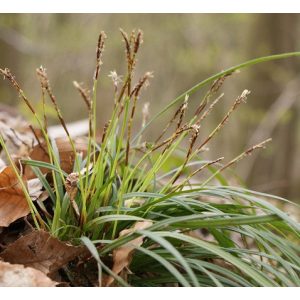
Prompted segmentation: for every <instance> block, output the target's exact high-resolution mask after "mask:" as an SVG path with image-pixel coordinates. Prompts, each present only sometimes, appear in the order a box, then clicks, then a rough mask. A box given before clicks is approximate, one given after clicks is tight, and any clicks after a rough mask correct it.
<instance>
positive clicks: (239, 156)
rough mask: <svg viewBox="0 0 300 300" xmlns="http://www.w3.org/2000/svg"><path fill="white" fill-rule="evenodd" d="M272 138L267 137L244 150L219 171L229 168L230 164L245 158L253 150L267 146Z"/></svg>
mask: <svg viewBox="0 0 300 300" xmlns="http://www.w3.org/2000/svg"><path fill="white" fill-rule="evenodd" d="M271 141H272V139H271V138H269V139H266V140H264V141H262V142H260V143H258V144H256V145H254V146H252V147H250V148H248V149H247V150H245V151H244V152H242V153H241V154H240V155H238V156H237V157H235V158H234V159H232V160H231V161H229V162H228V163H227V164H226V165H224V166H223V167H222V168H221V169H220V170H219V172H221V171H223V170H225V169H227V168H229V167H230V166H232V165H233V164H236V163H237V162H239V161H240V160H242V159H244V158H245V157H247V156H249V155H251V154H252V152H253V151H255V150H257V149H264V148H265V147H266V144H267V143H269V142H271Z"/></svg>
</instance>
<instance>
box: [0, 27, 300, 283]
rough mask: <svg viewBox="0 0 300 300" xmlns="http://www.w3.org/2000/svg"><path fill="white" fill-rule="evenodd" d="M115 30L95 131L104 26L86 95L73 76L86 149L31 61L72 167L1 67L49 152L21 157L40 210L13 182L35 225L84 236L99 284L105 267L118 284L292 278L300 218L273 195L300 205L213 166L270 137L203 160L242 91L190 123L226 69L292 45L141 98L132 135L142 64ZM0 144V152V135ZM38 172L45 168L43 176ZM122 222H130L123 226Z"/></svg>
mask: <svg viewBox="0 0 300 300" xmlns="http://www.w3.org/2000/svg"><path fill="white" fill-rule="evenodd" d="M121 34H122V38H123V41H124V44H125V53H126V61H127V74H126V76H124V79H123V81H122V80H121V79H120V77H119V76H118V75H117V73H116V72H111V74H110V77H111V79H112V81H113V85H114V102H113V103H114V104H113V109H112V114H111V117H110V119H109V120H107V122H106V124H105V126H104V128H103V129H102V130H101V136H100V137H99V134H97V132H99V128H97V125H98V121H97V115H96V104H97V95H96V91H97V87H98V81H99V78H100V77H99V75H100V73H101V65H102V55H103V51H104V44H105V39H106V35H105V33H104V32H101V33H100V35H99V39H98V44H97V55H96V70H95V73H94V76H93V87H92V95H90V93H89V91H88V90H87V89H86V88H84V87H83V86H82V85H81V84H79V83H77V82H74V86H75V88H76V89H77V90H78V91H79V93H80V95H81V97H82V99H83V100H84V102H85V104H86V106H87V111H88V116H89V132H88V136H87V137H86V149H85V151H79V150H78V149H77V148H76V142H75V141H74V140H73V139H72V137H71V136H70V134H69V132H68V128H67V125H66V124H65V121H64V119H63V116H62V114H61V112H60V110H59V108H58V106H57V102H56V98H55V96H54V95H53V92H52V90H51V87H50V83H49V80H48V77H47V74H46V70H45V69H44V68H42V67H40V68H38V69H37V74H38V77H39V79H40V82H41V90H42V100H41V101H42V103H43V106H44V107H45V101H46V97H48V98H49V99H50V100H51V103H52V105H53V106H54V108H55V111H56V114H57V117H58V120H59V121H60V123H61V125H62V127H63V128H64V130H65V132H66V136H67V140H68V142H69V143H70V145H71V149H72V152H73V157H74V162H73V172H71V173H67V172H65V170H64V169H63V168H62V167H61V164H60V154H59V149H58V146H57V141H55V140H53V139H51V138H50V137H49V135H48V132H47V116H46V113H45V110H44V113H43V116H42V117H41V116H39V115H38V114H36V112H35V110H34V107H32V104H31V102H30V101H29V99H28V98H27V97H26V95H25V93H24V92H23V90H22V89H21V87H20V85H19V83H18V82H17V81H16V79H15V78H14V76H13V75H12V74H11V72H10V71H9V70H8V69H4V70H2V69H1V70H0V72H1V74H2V75H3V76H4V77H5V78H6V79H8V80H9V81H10V82H11V83H12V85H13V86H14V87H15V88H16V90H17V91H18V93H19V95H20V97H21V98H22V99H23V101H24V102H25V103H26V105H27V106H28V107H29V109H30V110H31V112H32V114H33V116H34V118H35V120H36V122H37V124H38V127H39V130H40V131H41V133H42V137H41V138H37V139H38V140H39V139H41V141H38V143H39V146H40V147H41V148H44V149H43V151H45V152H46V153H47V155H48V156H49V162H45V161H37V160H33V159H31V158H30V156H29V157H28V158H27V159H23V160H22V161H21V162H22V164H23V166H25V167H29V168H32V170H33V172H34V173H35V175H36V177H37V178H39V179H40V181H41V183H42V184H43V187H44V189H45V190H46V191H47V192H48V195H49V200H47V201H48V202H49V203H50V208H49V205H44V204H43V203H40V202H39V203H37V204H36V203H35V202H33V201H32V200H31V199H30V197H29V196H28V193H27V190H26V186H25V185H24V184H23V185H22V187H23V188H24V191H25V192H26V195H27V201H28V202H29V204H30V208H31V212H32V215H33V217H34V223H35V225H36V227H38V228H43V229H45V230H48V231H49V232H50V233H51V234H52V235H53V236H56V237H57V238H59V239H61V240H67V241H71V242H73V243H74V244H78V243H83V244H84V245H85V246H86V247H87V248H88V249H89V250H90V252H91V254H92V256H93V257H94V259H95V261H96V262H97V265H98V269H99V282H100V283H101V282H103V278H102V277H103V276H104V275H106V276H112V277H113V278H114V281H115V285H119V286H127V285H130V286H170V285H171V286H299V285H300V248H299V247H300V246H299V236H300V225H299V223H298V222H297V221H296V220H294V219H293V218H291V217H290V216H288V215H287V214H286V213H285V212H284V211H282V210H280V209H279V208H278V207H277V206H276V205H274V202H282V203H289V205H294V206H295V209H299V207H298V206H297V205H296V204H294V203H290V202H289V201H287V200H285V199H283V198H280V197H276V196H272V195H268V194H263V193H259V192H255V191H251V190H248V189H246V188H244V187H234V186H230V184H229V183H228V179H227V178H226V176H225V175H224V172H223V171H224V170H226V169H229V168H230V167H231V166H232V165H234V164H236V163H237V162H238V161H240V160H241V159H243V158H245V157H247V156H249V155H250V154H251V153H252V152H253V151H256V150H257V149H260V148H264V147H265V144H266V143H267V142H269V140H265V141H262V142H261V143H259V144H257V145H253V146H252V147H250V148H249V149H246V150H245V151H244V152H242V153H241V154H239V155H237V156H236V157H234V158H231V159H229V160H228V161H227V162H224V161H225V159H224V157H222V155H220V157H216V158H215V159H213V160H206V159H204V156H205V151H206V150H207V145H208V144H209V142H210V141H211V140H212V139H214V138H215V137H216V136H217V135H218V134H219V132H220V131H221V130H223V127H224V126H225V125H226V122H227V121H228V120H229V119H230V118H231V116H232V114H233V113H234V112H235V111H236V110H237V109H238V107H239V106H240V105H243V103H244V102H246V99H247V97H248V96H249V93H250V92H249V91H248V90H244V91H243V92H242V93H241V95H240V96H237V98H236V99H235V100H234V101H233V103H232V105H231V107H229V109H228V112H227V113H226V114H225V116H224V117H223V118H222V119H221V120H220V121H219V123H218V124H217V126H216V127H215V128H214V129H213V130H212V131H211V133H210V134H209V135H208V136H203V135H202V131H201V129H202V128H201V127H202V126H203V124H204V123H205V119H206V118H207V117H208V116H209V115H210V113H211V112H212V111H213V109H214V107H215V106H216V105H218V103H219V102H220V100H221V99H222V97H223V96H224V95H223V94H219V90H220V89H221V87H222V85H223V83H224V81H225V80H227V78H228V77H229V76H231V75H232V74H233V73H234V72H236V71H237V70H239V69H242V68H246V67H249V66H252V65H255V64H258V63H263V62H267V61H271V60H277V59H283V58H288V57H292V56H299V55H300V52H293V53H285V54H279V55H273V56H267V57H261V58H257V59H253V60H250V61H247V62H245V63H242V64H239V65H237V66H234V67H231V68H229V69H227V70H225V71H222V72H220V73H218V74H216V75H213V76H211V77H209V78H207V79H205V80H203V81H201V82H200V83H198V84H196V85H195V86H194V87H192V88H191V89H189V90H187V91H186V92H184V93H182V94H181V95H180V96H179V97H177V98H176V99H174V100H173V101H171V102H170V103H169V104H168V105H167V106H166V107H165V108H164V109H162V110H161V111H159V112H158V113H157V114H156V115H155V116H154V117H153V118H152V119H150V120H149V112H148V104H147V103H146V104H145V105H144V108H143V113H142V115H143V120H142V125H141V128H140V130H138V132H135V133H134V128H135V127H134V125H135V124H134V120H135V117H136V114H137V112H136V107H137V102H138V101H140V96H141V92H142V89H143V88H144V86H146V85H147V83H148V81H149V80H150V79H151V77H152V73H150V72H146V73H145V74H144V75H143V76H142V77H141V78H140V79H139V80H138V81H137V82H136V83H134V71H135V68H136V61H137V60H136V57H137V55H138V52H139V49H140V46H141V44H142V32H141V31H138V32H135V31H133V32H132V33H131V35H130V36H128V35H127V34H126V33H125V32H124V31H122V30H121ZM208 85H210V86H209V87H208V88H207V86H208ZM204 88H206V89H207V90H206V93H205V96H204V97H203V99H202V100H201V101H200V103H199V105H198V106H197V109H196V110H195V112H194V114H193V117H192V118H190V119H187V117H186V111H187V109H188V107H189V102H190V101H194V100H192V99H191V98H192V96H193V94H194V93H195V92H197V91H198V90H200V89H204ZM176 106H177V109H175V113H174V115H173V116H172V118H171V119H170V121H169V122H167V123H166V126H165V128H163V130H162V131H161V132H160V133H159V135H158V136H157V138H156V139H155V140H154V141H152V142H145V141H144V138H143V133H144V132H145V131H146V129H147V128H149V126H150V125H151V124H153V123H154V122H155V121H156V120H157V119H158V118H159V117H161V116H162V115H163V114H164V113H165V112H167V111H168V110H170V109H171V108H174V107H176ZM0 142H1V145H2V147H3V148H4V149H6V148H5V141H4V140H3V138H2V137H1V140H0ZM7 155H8V156H9V153H8V152H7ZM178 156H179V157H181V164H180V165H179V166H176V167H170V168H169V170H166V165H172V164H168V162H169V161H170V160H172V158H174V157H178ZM11 162H12V163H13V161H11ZM42 169H48V170H49V172H51V174H52V177H51V180H49V176H46V175H45V174H44V172H42ZM14 170H15V172H16V173H17V175H18V178H19V180H23V179H22V177H21V175H22V174H21V171H20V170H18V168H17V167H16V165H15V164H14ZM199 174H201V175H202V174H206V175H207V176H206V177H205V176H199ZM22 182H23V181H22ZM28 197H29V199H28ZM270 200H272V201H270ZM271 203H273V204H271ZM137 222H148V224H149V226H148V227H147V228H143V229H136V230H130V229H132V228H134V225H135V224H136V223H137ZM124 230H129V231H128V233H127V234H125V235H123V234H122V232H124ZM138 237H142V243H141V244H140V245H136V244H134V243H133V244H132V245H133V246H132V247H134V253H133V255H132V258H131V259H130V265H129V266H128V267H129V268H130V271H131V272H128V273H127V274H126V276H121V274H117V273H115V272H113V271H112V265H113V263H114V262H113V259H112V253H114V251H116V250H117V249H120V247H122V246H123V247H124V246H126V245H129V244H130V243H131V242H132V241H134V240H135V239H136V238H138Z"/></svg>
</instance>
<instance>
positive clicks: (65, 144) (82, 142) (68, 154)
mask: <svg viewBox="0 0 300 300" xmlns="http://www.w3.org/2000/svg"><path fill="white" fill-rule="evenodd" d="M55 142H56V145H57V149H58V151H59V158H60V166H61V168H62V170H64V171H65V172H66V173H68V174H70V173H71V172H72V171H73V165H74V160H75V154H74V152H73V149H72V146H71V144H70V142H69V140H68V139H67V138H58V139H56V140H55ZM74 145H75V149H76V151H77V152H78V153H83V156H85V155H86V152H87V141H86V139H84V138H76V139H75V140H74ZM47 151H48V150H47V146H46V145H44V144H42V147H41V146H40V145H36V146H35V147H34V148H33V149H32V151H31V153H30V154H29V157H30V158H31V159H32V160H38V161H42V162H47V163H49V162H50V158H49V154H48V152H47ZM41 172H42V173H43V174H47V173H49V172H50V170H49V169H46V168H41ZM24 175H25V176H26V178H27V179H31V178H35V177H36V175H35V174H34V172H33V171H32V169H31V167H30V166H25V171H24Z"/></svg>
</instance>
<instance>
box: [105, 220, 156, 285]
mask: <svg viewBox="0 0 300 300" xmlns="http://www.w3.org/2000/svg"><path fill="white" fill-rule="evenodd" d="M151 225H152V222H151V221H142V222H136V223H135V224H134V226H133V227H132V228H130V229H124V230H122V231H121V232H120V234H119V237H121V236H125V235H128V234H130V233H133V232H135V231H136V230H143V229H146V228H148V227H149V226H151ZM143 239H144V238H143V237H142V236H140V237H138V238H136V239H134V240H132V241H130V242H128V243H126V244H124V245H123V246H121V247H119V248H117V249H115V250H114V251H113V262H114V264H113V268H112V271H113V272H114V273H115V274H120V273H121V272H122V271H123V270H125V269H126V268H128V266H129V265H130V263H131V260H132V254H133V252H134V250H135V248H136V247H137V246H141V245H142V244H143ZM123 276H126V274H123ZM113 282H114V278H113V277H112V276H108V277H106V279H105V282H104V286H111V284H112V283H113Z"/></svg>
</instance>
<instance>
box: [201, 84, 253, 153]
mask: <svg viewBox="0 0 300 300" xmlns="http://www.w3.org/2000/svg"><path fill="white" fill-rule="evenodd" d="M249 94H250V92H249V91H248V90H244V91H243V93H242V94H241V95H240V96H239V97H237V99H236V100H235V101H234V103H233V105H232V106H231V108H230V109H229V111H228V112H227V114H226V115H225V116H224V118H223V119H222V121H221V122H220V123H219V124H218V125H217V127H216V128H215V129H214V130H213V131H212V132H211V133H210V134H209V136H208V137H207V138H206V139H205V140H204V142H202V144H201V145H200V146H199V147H198V151H199V150H200V149H201V148H202V147H203V146H204V145H206V144H207V143H208V142H209V141H210V140H211V139H212V138H213V137H214V136H215V135H216V134H217V133H218V132H219V131H220V129H221V128H223V127H224V125H225V124H226V122H227V121H228V119H229V117H230V115H231V114H232V113H233V112H234V111H235V109H236V108H237V107H238V106H239V105H240V104H241V103H243V102H246V99H247V96H248V95H249Z"/></svg>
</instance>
